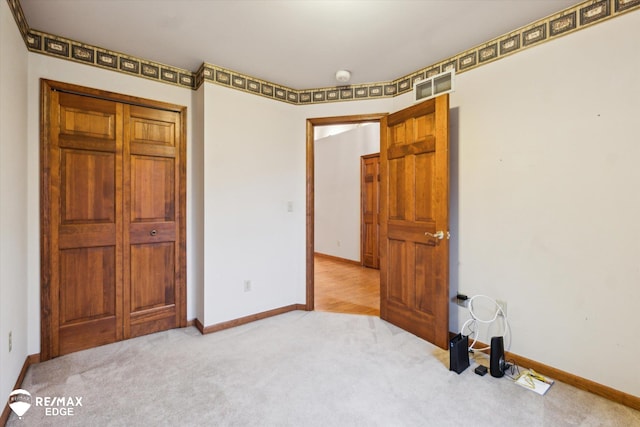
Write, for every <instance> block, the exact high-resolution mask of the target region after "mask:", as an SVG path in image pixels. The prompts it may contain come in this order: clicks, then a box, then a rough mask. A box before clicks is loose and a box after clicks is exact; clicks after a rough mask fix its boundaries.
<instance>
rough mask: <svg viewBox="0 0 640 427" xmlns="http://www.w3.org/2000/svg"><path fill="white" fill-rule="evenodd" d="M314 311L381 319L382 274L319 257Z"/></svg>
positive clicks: (317, 258) (316, 268)
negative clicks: (362, 315) (361, 315)
mask: <svg viewBox="0 0 640 427" xmlns="http://www.w3.org/2000/svg"><path fill="white" fill-rule="evenodd" d="M314 260H315V309H316V310H317V311H330V312H334V313H351V314H368V315H372V316H380V270H375V269H372V268H367V267H362V266H360V265H356V264H352V263H349V262H345V261H341V260H339V259H335V258H331V257H327V256H323V255H316V256H315V257H314Z"/></svg>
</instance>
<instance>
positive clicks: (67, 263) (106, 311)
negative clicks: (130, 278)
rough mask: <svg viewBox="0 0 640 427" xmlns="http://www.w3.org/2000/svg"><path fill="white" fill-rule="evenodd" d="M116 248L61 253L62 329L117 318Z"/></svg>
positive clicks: (73, 250)
mask: <svg viewBox="0 0 640 427" xmlns="http://www.w3.org/2000/svg"><path fill="white" fill-rule="evenodd" d="M115 270H116V251H115V247H114V246H106V247H104V246H103V247H97V248H79V249H66V250H62V251H60V325H61V326H66V325H68V324H71V323H77V322H79V321H83V320H92V319H98V318H102V317H114V316H115V314H116V303H115V301H116V298H115V297H116V294H115V289H116V283H115Z"/></svg>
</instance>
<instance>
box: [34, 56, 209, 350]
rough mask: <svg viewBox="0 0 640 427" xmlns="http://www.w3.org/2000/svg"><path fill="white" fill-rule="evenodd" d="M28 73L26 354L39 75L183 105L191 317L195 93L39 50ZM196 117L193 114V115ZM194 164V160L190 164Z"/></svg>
mask: <svg viewBox="0 0 640 427" xmlns="http://www.w3.org/2000/svg"><path fill="white" fill-rule="evenodd" d="M28 55H29V74H28V86H29V93H28V99H27V101H28V116H27V117H28V138H27V141H26V144H27V150H28V156H29V158H28V165H27V174H28V178H29V179H28V189H27V197H28V210H27V219H28V224H29V228H28V229H29V238H28V253H29V263H28V270H29V279H28V286H29V297H28V298H29V353H38V352H39V351H40V240H39V238H40V237H39V233H40V229H39V221H40V210H39V209H40V208H39V195H40V187H39V176H40V169H39V158H38V150H39V144H40V140H39V138H40V128H39V123H40V103H39V100H40V78H47V79H51V80H57V81H62V82H66V83H73V84H77V85H82V86H88V87H92V88H96V89H102V90H107V91H111V92H117V93H122V94H127V95H133V96H138V97H142V98H148V99H154V100H158V101H163V102H169V103H173V104H177V105H183V106H186V107H187V195H188V196H187V296H188V298H187V318H188V319H194V318H195V317H196V304H195V303H196V302H195V301H194V295H196V283H195V281H194V280H195V279H197V278H198V275H199V273H198V269H201V266H198V262H199V261H198V258H197V256H195V255H196V254H197V251H198V248H199V247H201V246H202V231H201V230H197V229H196V228H195V227H197V226H198V224H201V223H202V220H201V219H200V218H199V217H198V216H199V215H202V211H198V210H196V209H193V206H197V204H194V200H193V197H194V196H196V195H197V194H198V191H197V190H198V186H201V184H198V180H200V181H201V180H202V177H201V176H198V175H197V174H196V173H197V172H198V171H199V170H200V169H198V167H193V168H192V167H191V165H192V163H194V149H195V152H196V153H197V152H198V149H196V145H198V144H202V142H201V141H199V140H197V139H196V138H195V136H196V135H198V133H197V132H193V129H194V128H196V123H197V121H194V114H193V109H194V108H193V106H192V98H193V97H194V96H195V95H194V92H193V91H192V90H190V89H185V88H181V87H177V86H171V85H167V84H162V83H158V82H155V81H151V80H147V79H142V78H139V77H133V76H127V75H125V74H122V73H115V72H113V71H107V70H102V69H99V68H96V67H90V66H87V65H83V64H76V63H74V62H71V61H66V60H62V59H57V58H53V57H49V56H45V55H41V54H36V53H29V54H28ZM196 117H197V115H196ZM196 164H197V163H196Z"/></svg>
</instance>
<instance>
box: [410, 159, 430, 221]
mask: <svg viewBox="0 0 640 427" xmlns="http://www.w3.org/2000/svg"><path fill="white" fill-rule="evenodd" d="M434 162H435V156H434V154H433V153H424V154H419V155H417V156H416V158H415V171H414V174H415V177H416V182H415V186H416V191H415V206H416V210H415V220H416V221H420V222H425V221H431V222H433V221H434V215H435V212H434V209H433V188H434V182H433V179H434V173H435V168H434Z"/></svg>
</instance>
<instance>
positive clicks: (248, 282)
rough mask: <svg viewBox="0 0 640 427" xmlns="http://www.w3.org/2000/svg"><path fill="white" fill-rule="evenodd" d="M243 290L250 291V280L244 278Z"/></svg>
mask: <svg viewBox="0 0 640 427" xmlns="http://www.w3.org/2000/svg"><path fill="white" fill-rule="evenodd" d="M244 291H245V292H250V291H251V280H245V281H244Z"/></svg>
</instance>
